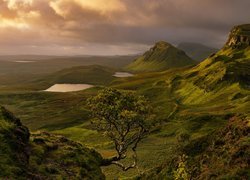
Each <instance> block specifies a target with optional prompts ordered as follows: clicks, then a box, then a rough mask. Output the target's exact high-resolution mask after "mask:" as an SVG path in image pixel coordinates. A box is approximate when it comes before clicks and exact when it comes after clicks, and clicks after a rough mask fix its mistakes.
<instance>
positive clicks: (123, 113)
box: [88, 88, 152, 171]
mask: <svg viewBox="0 0 250 180" xmlns="http://www.w3.org/2000/svg"><path fill="white" fill-rule="evenodd" d="M88 106H89V108H90V110H91V112H92V115H93V117H94V120H93V124H94V126H95V127H96V128H97V130H99V131H101V132H102V133H104V134H105V135H106V136H108V137H109V138H110V139H111V140H112V141H113V143H114V145H115V150H116V152H117V156H115V157H112V158H109V159H106V160H104V162H103V165H110V164H115V165H117V166H119V167H121V168H122V169H123V170H124V171H127V170H129V169H131V168H134V167H137V153H136V148H137V145H138V143H139V142H140V141H141V140H142V139H143V138H144V137H145V135H146V134H147V132H148V125H147V123H146V122H147V121H148V120H149V118H151V114H152V113H151V112H152V108H151V106H150V105H149V103H148V101H147V100H146V99H145V98H144V97H143V96H138V95H137V94H136V93H134V92H131V91H120V90H116V89H111V88H107V89H104V90H102V91H101V92H100V93H99V94H97V95H96V96H95V97H92V98H90V99H89V100H88ZM130 149H131V150H132V152H133V156H132V158H133V162H132V163H131V164H130V165H128V166H125V165H124V164H123V163H121V162H120V160H122V159H125V158H126V157H127V152H128V150H130Z"/></svg>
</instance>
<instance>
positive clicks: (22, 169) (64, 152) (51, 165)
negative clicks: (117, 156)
mask: <svg viewBox="0 0 250 180" xmlns="http://www.w3.org/2000/svg"><path fill="white" fill-rule="evenodd" d="M101 161H102V157H101V156H100V155H99V154H98V153H97V152H95V151H93V150H90V149H87V148H85V147H84V146H82V145H81V144H80V143H76V142H73V141H70V140H68V139H67V138H65V137H63V136H59V135H52V134H49V133H45V132H37V133H34V134H33V133H32V134H30V132H29V130H28V128H26V127H25V126H23V125H22V123H21V121H20V120H19V119H18V118H16V117H15V116H14V115H13V114H12V113H10V112H9V111H8V110H6V109H5V108H3V107H1V109H0V178H10V179H48V178H49V179H64V178H69V179H71V178H79V179H82V178H86V179H104V175H103V174H102V172H101V169H100V167H99V166H100V164H101Z"/></svg>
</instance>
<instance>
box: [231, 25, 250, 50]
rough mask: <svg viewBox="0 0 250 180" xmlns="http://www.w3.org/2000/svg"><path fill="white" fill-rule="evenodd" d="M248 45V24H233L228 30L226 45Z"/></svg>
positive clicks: (249, 39)
mask: <svg viewBox="0 0 250 180" xmlns="http://www.w3.org/2000/svg"><path fill="white" fill-rule="evenodd" d="M241 46H250V24H244V25H240V26H235V27H234V28H233V29H232V31H231V32H230V35H229V38H228V41H227V43H226V47H233V48H237V47H241Z"/></svg>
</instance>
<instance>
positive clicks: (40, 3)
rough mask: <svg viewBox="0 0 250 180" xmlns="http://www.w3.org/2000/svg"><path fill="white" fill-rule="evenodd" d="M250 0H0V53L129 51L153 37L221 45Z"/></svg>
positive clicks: (246, 18) (243, 19) (247, 19)
mask: <svg viewBox="0 0 250 180" xmlns="http://www.w3.org/2000/svg"><path fill="white" fill-rule="evenodd" d="M249 8H250V0H0V55H7V54H8V55H15V54H40V55H127V54H137V53H141V52H143V51H145V50H147V49H148V48H149V47H150V46H152V45H153V44H154V43H155V42H157V41H161V40H164V41H167V42H169V43H172V44H174V45H178V44H179V43H181V42H196V43H202V44H204V45H207V46H211V47H216V48H219V47H221V46H222V45H223V44H224V42H225V41H226V39H227V36H228V33H229V31H230V30H231V28H232V27H233V26H235V25H239V24H246V23H250V10H249Z"/></svg>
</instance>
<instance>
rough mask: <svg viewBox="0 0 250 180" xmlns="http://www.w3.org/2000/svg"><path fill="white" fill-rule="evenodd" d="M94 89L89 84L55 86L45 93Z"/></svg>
mask: <svg viewBox="0 0 250 180" xmlns="http://www.w3.org/2000/svg"><path fill="white" fill-rule="evenodd" d="M91 87H94V86H93V85H90V84H55V85H53V86H51V87H50V88H48V89H46V90H45V91H48V92H73V91H81V90H84V89H88V88H91Z"/></svg>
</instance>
